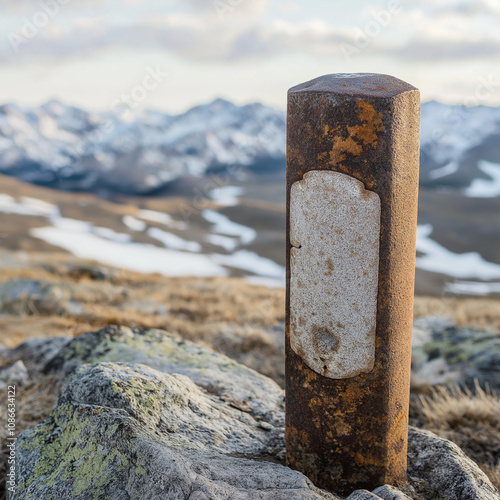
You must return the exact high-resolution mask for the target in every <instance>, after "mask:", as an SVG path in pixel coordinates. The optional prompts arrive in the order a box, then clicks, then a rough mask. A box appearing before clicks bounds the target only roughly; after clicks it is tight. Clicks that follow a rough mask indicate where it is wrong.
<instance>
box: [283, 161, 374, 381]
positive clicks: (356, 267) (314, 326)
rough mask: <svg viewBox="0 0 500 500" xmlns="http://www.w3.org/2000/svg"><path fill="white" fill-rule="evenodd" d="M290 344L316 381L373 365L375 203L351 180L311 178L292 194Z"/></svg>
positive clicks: (312, 174) (336, 175)
mask: <svg viewBox="0 0 500 500" xmlns="http://www.w3.org/2000/svg"><path fill="white" fill-rule="evenodd" d="M290 242H291V245H292V248H291V253H290V342H291V347H292V349H293V350H294V351H295V352H296V353H297V354H298V355H299V356H300V357H301V358H302V359H303V360H304V362H305V363H306V364H307V365H308V366H309V367H310V368H311V369H312V370H314V371H315V372H316V373H319V374H321V375H323V376H325V377H329V378H335V379H342V378H351V377H355V376H356V375H359V374H360V373H362V372H369V371H371V370H372V369H373V366H374V363H375V328H376V315H377V291H378V265H379V264H378V263H379V246H380V197H379V196H378V194H376V193H374V192H373V191H368V190H365V187H364V184H363V183H362V182H360V181H358V180H357V179H355V178H354V177H351V176H349V175H345V174H342V173H340V172H332V171H328V170H312V171H309V172H307V173H306V174H304V177H303V179H302V180H301V181H297V182H295V183H294V184H293V185H292V187H291V193H290Z"/></svg>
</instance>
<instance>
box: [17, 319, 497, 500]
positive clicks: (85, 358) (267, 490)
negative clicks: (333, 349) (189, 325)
mask: <svg viewBox="0 0 500 500" xmlns="http://www.w3.org/2000/svg"><path fill="white" fill-rule="evenodd" d="M48 351H50V356H48V357H47V358H45V359H47V362H46V363H45V366H44V371H45V372H56V373H59V374H61V375H62V376H64V374H65V376H66V378H65V381H64V383H63V386H62V389H61V392H60V395H59V398H58V400H57V403H56V405H55V407H54V410H53V411H52V414H51V415H50V417H49V418H48V419H46V420H45V421H44V422H42V423H41V424H40V425H38V426H37V427H36V428H35V429H33V430H29V431H26V432H24V433H22V434H21V436H20V437H19V439H18V443H17V463H16V466H17V480H18V488H17V491H16V492H15V493H9V495H10V497H9V499H10V500H25V499H26V500H27V499H31V498H43V499H47V500H62V499H69V498H75V499H77V500H87V499H101V498H103V499H111V500H115V499H116V500H121V499H139V500H140V499H148V500H149V499H151V500H156V499H157V500H160V499H161V500H177V499H178V500H219V499H227V500H229V499H231V500H233V499H235V500H247V499H248V500H254V499H255V500H299V499H304V500H308V499H330V500H332V499H338V498H339V497H337V496H336V495H334V494H331V493H327V492H324V491H321V490H319V489H317V488H315V487H314V486H313V485H312V484H311V482H310V481H309V480H308V479H307V478H306V477H304V476H303V475H302V474H300V473H299V472H296V471H292V470H291V469H289V468H287V467H285V466H284V465H282V464H283V463H284V454H285V440H284V429H283V427H284V394H283V391H282V390H281V389H280V388H279V387H278V386H277V384H275V383H274V382H273V381H272V380H270V379H268V378H266V377H264V376H262V375H260V374H258V373H256V372H254V371H253V370H251V369H249V368H246V367H244V366H242V365H239V364H238V363H236V362H234V361H232V360H230V359H229V358H227V357H225V356H223V355H221V354H217V353H214V352H212V351H210V350H208V349H204V348H202V347H199V346H196V345H195V344H193V343H191V342H187V341H183V340H181V339H179V338H178V337H175V336H173V335H170V334H168V333H166V332H162V331H158V330H140V329H129V328H118V327H110V328H106V329H104V330H100V331H97V332H91V333H87V334H85V335H82V336H81V337H78V338H75V339H72V340H70V341H68V340H64V341H61V344H60V348H59V351H58V352H57V353H54V351H53V350H52V351H51V350H50V349H49V350H48ZM408 458H409V464H408V470H409V476H408V478H409V485H408V487H407V488H404V493H405V494H407V495H408V496H409V497H410V498H415V499H416V498H418V499H419V500H435V499H436V498H439V499H443V500H455V499H457V500H458V499H464V500H465V499H466V500H475V499H477V500H486V499H487V500H493V499H498V498H499V496H498V491H497V490H495V488H494V487H493V486H492V484H491V482H490V481H489V480H488V478H487V477H486V475H485V474H484V473H483V472H482V471H481V470H480V469H479V468H478V467H477V466H476V464H475V463H474V462H472V461H471V460H470V459H469V458H467V457H466V456H465V455H464V454H463V452H462V451H461V450H460V449H459V448H458V447H457V446H456V445H454V444H452V443H451V442H449V441H447V440H444V439H440V438H438V437H436V436H435V435H433V434H431V433H428V432H425V431H421V430H418V429H415V428H410V433H409V451H408ZM385 488H386V489H385V490H383V488H382V489H381V490H380V491H379V492H380V493H381V494H380V495H377V490H375V491H374V492H373V493H369V492H364V491H358V492H355V494H357V495H358V496H359V495H364V498H384V499H385V498H386V497H387V495H386V496H384V494H385V493H387V494H390V493H391V489H390V488H387V487H385ZM384 491H385V493H384ZM395 491H396V492H398V491H399V490H395ZM392 492H393V493H394V491H392ZM367 495H368V497H367ZM401 495H402V493H401ZM351 496H352V495H351ZM354 498H355V497H354ZM360 498H362V497H360ZM388 498H393V497H391V496H389V497H388ZM394 498H404V496H399V497H394Z"/></svg>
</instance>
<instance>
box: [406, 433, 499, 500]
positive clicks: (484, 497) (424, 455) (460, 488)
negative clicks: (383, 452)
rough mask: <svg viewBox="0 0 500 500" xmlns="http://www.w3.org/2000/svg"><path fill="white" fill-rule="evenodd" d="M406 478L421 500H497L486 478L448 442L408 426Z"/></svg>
mask: <svg viewBox="0 0 500 500" xmlns="http://www.w3.org/2000/svg"><path fill="white" fill-rule="evenodd" d="M408 476H409V479H410V482H411V483H413V485H414V486H415V489H416V490H417V491H418V492H419V493H420V494H421V495H422V496H423V497H424V498H439V499H441V500H498V499H499V498H500V494H499V492H498V490H497V489H496V488H495V487H494V486H493V485H492V484H491V482H490V480H489V479H488V476H487V475H486V474H485V473H484V472H483V471H482V470H481V469H480V468H479V467H478V466H477V465H476V464H475V463H474V462H473V461H472V460H471V459H470V458H469V457H467V456H466V455H465V454H464V453H463V451H462V450H461V449H460V448H459V447H458V446H457V445H456V444H454V443H452V442H451V441H448V440H447V439H442V438H439V437H437V436H436V435H435V434H433V433H432V432H429V431H425V430H421V429H415V428H411V427H410V433H409V439H408Z"/></svg>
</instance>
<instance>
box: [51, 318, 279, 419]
mask: <svg viewBox="0 0 500 500" xmlns="http://www.w3.org/2000/svg"><path fill="white" fill-rule="evenodd" d="M100 361H115V362H126V363H140V364H144V365H147V366H150V367H152V368H155V369H156V370H158V371H161V372H164V373H178V374H181V375H186V376H187V377H189V378H190V379H191V380H193V382H195V383H196V384H198V385H199V386H201V387H203V388H204V389H205V390H206V391H208V392H210V393H213V394H216V395H218V396H219V397H221V398H222V399H226V400H227V401H230V402H231V404H232V405H233V406H234V407H236V408H239V409H241V410H243V411H246V412H249V413H250V414H251V415H253V416H259V415H261V414H264V413H265V414H268V413H269V409H270V408H282V409H283V408H284V407H283V404H284V403H283V402H284V396H283V391H282V390H281V388H280V387H279V386H278V385H277V384H276V383H275V382H273V381H272V380H271V379H269V378H267V377H265V376H263V375H260V374H258V373H257V372H255V371H254V370H252V369H250V368H247V367H245V366H243V365H240V364H239V363H237V362H236V361H233V360H231V359H229V358H228V357H226V356H224V355H222V354H217V353H214V352H213V351H210V350H208V349H205V348H203V347H200V346H198V345H196V344H194V343H193V342H189V341H186V340H183V339H181V338H180V337H178V336H176V335H172V334H169V333H167V332H165V331H162V330H143V329H140V328H127V327H117V326H110V327H107V328H104V329H102V330H99V331H95V332H89V333H86V334H84V335H81V336H80V337H77V338H75V339H73V340H71V342H69V343H67V344H66V345H64V346H63V347H62V349H61V350H60V351H59V353H58V354H57V355H56V356H55V357H53V358H52V359H51V360H50V361H49V362H48V363H47V365H46V366H45V368H44V372H46V373H48V372H54V371H55V372H59V371H62V372H63V373H66V374H67V373H70V372H72V371H73V370H74V369H75V368H76V367H78V366H79V365H81V364H83V363H88V364H92V363H97V362H100Z"/></svg>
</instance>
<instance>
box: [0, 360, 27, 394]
mask: <svg viewBox="0 0 500 500" xmlns="http://www.w3.org/2000/svg"><path fill="white" fill-rule="evenodd" d="M28 380H29V375H28V370H27V369H26V366H24V363H23V362H22V361H21V360H19V361H16V362H15V363H14V364H12V365H10V366H8V367H6V368H1V369H0V388H1V389H5V388H6V387H7V386H9V385H16V386H19V387H22V386H23V385H26V384H27V383H28Z"/></svg>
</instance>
